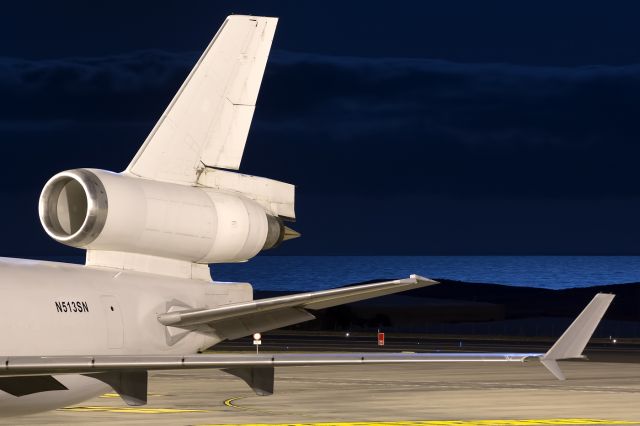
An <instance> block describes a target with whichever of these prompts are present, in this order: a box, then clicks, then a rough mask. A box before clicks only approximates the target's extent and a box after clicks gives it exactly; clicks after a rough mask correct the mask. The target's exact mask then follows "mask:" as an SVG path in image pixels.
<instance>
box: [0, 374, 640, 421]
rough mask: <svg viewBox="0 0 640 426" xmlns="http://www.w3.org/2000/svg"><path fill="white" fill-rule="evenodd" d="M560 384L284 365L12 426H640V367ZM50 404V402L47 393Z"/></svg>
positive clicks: (165, 381)
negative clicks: (259, 389) (251, 382)
mask: <svg viewBox="0 0 640 426" xmlns="http://www.w3.org/2000/svg"><path fill="white" fill-rule="evenodd" d="M562 368H563V370H564V371H565V373H566V375H567V377H568V378H569V379H568V380H567V381H565V382H560V381H557V380H555V379H554V378H553V377H552V376H551V374H549V373H548V372H547V371H546V370H545V369H544V367H542V366H541V365H540V363H539V362H537V361H532V362H528V363H524V364H521V363H514V364H489V363H486V364H430V365H424V364H423V365H397V366H358V367H353V366H332V367H329V366H326V367H324V366H323V367H319V366H315V367H285V368H280V369H277V370H276V389H275V394H274V395H272V396H267V397H259V396H256V395H255V394H253V392H252V391H251V390H250V389H249V388H248V387H247V386H246V385H245V383H244V382H242V381H241V380H239V379H237V378H235V377H233V376H230V375H228V374H226V373H224V372H222V371H218V370H211V371H202V370H200V371H196V370H193V371H175V372H173V371H171V372H159V373H152V374H151V377H150V382H149V404H148V405H147V406H145V407H127V406H126V405H125V404H124V403H123V402H122V401H121V400H120V398H119V397H118V396H117V395H115V394H106V395H103V396H101V397H99V398H95V399H93V400H90V401H87V402H86V403H84V404H82V405H79V406H73V407H68V408H64V409H60V410H57V411H52V412H48V413H43V414H37V415H32V416H26V417H16V418H10V419H4V423H1V422H0V423H1V424H10V425H35V424H47V425H81V424H82V425H84V424H97V425H99V424H104V425H106V424H109V425H114V424H115V425H137V424H153V425H218V424H265V423H267V424H287V425H294V424H304V425H311V424H323V423H324V424H331V425H337V424H345V425H346V424H349V425H353V424H358V422H360V424H371V423H376V422H384V423H382V424H385V425H388V426H391V425H432V426H433V425H458V426H460V425H509V426H518V425H527V426H531V425H576V424H580V425H600V424H612V425H613V424H626V425H640V364H631V363H627V364H619V363H602V362H563V363H562ZM43 397H44V395H43Z"/></svg>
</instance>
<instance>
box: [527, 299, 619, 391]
mask: <svg viewBox="0 0 640 426" xmlns="http://www.w3.org/2000/svg"><path fill="white" fill-rule="evenodd" d="M614 297H615V295H613V294H607V293H598V294H596V295H595V296H594V298H593V299H592V300H591V302H589V304H588V305H587V307H586V308H584V310H583V311H582V312H581V313H580V315H578V318H576V319H575V320H574V321H573V323H571V325H570V326H569V328H567V330H566V331H565V332H564V333H563V334H562V336H560V338H559V339H558V340H557V341H556V343H555V344H554V345H553V346H552V347H551V349H549V350H548V351H547V353H546V354H544V355H543V356H542V357H541V358H540V361H541V362H542V365H544V366H545V367H546V368H547V369H548V370H549V371H550V372H551V374H553V375H554V376H555V377H556V378H557V379H558V380H564V379H565V377H564V375H563V374H562V371H560V367H559V366H558V363H557V362H556V361H557V360H560V359H571V358H582V357H583V355H582V351H584V348H585V346H586V345H587V343H588V342H589V339H591V336H592V335H593V332H594V331H595V329H596V327H597V326H598V324H600V320H601V319H602V316H603V315H604V313H605V312H606V311H607V308H608V307H609V305H610V304H611V301H612V300H613V298H614Z"/></svg>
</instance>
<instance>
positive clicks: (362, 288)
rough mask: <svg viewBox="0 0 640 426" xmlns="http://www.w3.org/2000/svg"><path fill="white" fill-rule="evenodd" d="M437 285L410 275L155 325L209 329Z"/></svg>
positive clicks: (184, 314)
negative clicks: (231, 321)
mask: <svg viewBox="0 0 640 426" xmlns="http://www.w3.org/2000/svg"><path fill="white" fill-rule="evenodd" d="M437 283H438V282H437V281H433V280H430V279H427V278H424V277H421V276H419V275H411V276H410V277H409V278H404V279H400V280H393V281H383V282H379V283H373V284H362V285H356V286H350V287H341V288H335V289H331V290H322V291H316V292H310V293H298V294H291V295H287V296H279V297H271V298H268V299H260V300H252V301H249V302H241V303H232V304H229V305H223V306H220V307H216V308H211V309H188V310H182V311H174V312H167V313H165V314H161V315H159V316H158V321H160V322H161V323H162V324H164V325H167V326H172V327H190V326H194V325H199V324H210V325H211V323H215V322H217V321H223V320H228V319H233V318H242V317H245V316H250V315H255V314H257V313H265V312H274V311H279V310H282V309H290V308H299V309H304V310H307V309H310V310H315V309H324V308H329V307H331V306H337V305H342V304H345V303H351V302H357V301H359V300H365V299H370V298H373V297H378V296H384V295H386V294H393V293H398V292H401V291H406V290H411V289H413V288H420V287H425V286H429V285H433V284H437Z"/></svg>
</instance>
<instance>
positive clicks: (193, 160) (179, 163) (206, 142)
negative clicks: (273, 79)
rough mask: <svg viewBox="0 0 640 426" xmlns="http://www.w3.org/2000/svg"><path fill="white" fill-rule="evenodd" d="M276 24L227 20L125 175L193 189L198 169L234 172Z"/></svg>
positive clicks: (236, 17)
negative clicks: (190, 186)
mask: <svg viewBox="0 0 640 426" xmlns="http://www.w3.org/2000/svg"><path fill="white" fill-rule="evenodd" d="M277 22H278V19H277V18H266V17H257V16H240V15H232V16H229V17H228V18H227V19H226V20H225V22H224V24H223V25H222V27H221V28H220V30H218V33H217V34H216V35H215V37H214V38H213V40H212V41H211V43H210V44H209V46H208V47H207V49H206V50H205V52H204V54H203V55H202V57H201V58H200V60H199V61H198V62H197V63H196V65H195V67H194V68H193V70H192V71H191V73H190V74H189V76H188V77H187V79H186V80H185V82H184V83H183V84H182V87H180V90H179V91H178V93H177V94H176V95H175V97H174V98H173V100H172V101H171V103H170V104H169V106H168V107H167V109H166V111H165V112H164V113H163V114H162V117H161V118H160V120H159V121H158V122H157V123H156V125H155V127H154V128H153V130H152V131H151V133H150V134H149V136H148V137H147V139H146V140H145V142H144V144H143V145H142V147H141V148H140V150H139V151H138V153H137V154H136V156H135V157H134V159H133V160H132V161H131V163H130V164H129V166H128V167H127V169H126V172H127V173H130V174H133V175H135V176H139V177H143V178H147V179H151V180H156V181H165V182H175V183H186V184H194V183H195V182H196V181H197V179H198V175H199V173H200V172H201V171H202V169H203V168H204V167H211V168H214V167H215V168H222V169H231V170H237V169H238V168H239V166H240V160H241V159H242V154H243V151H244V146H245V142H246V140H247V136H248V133H249V127H250V125H251V119H252V118H253V111H254V109H255V105H256V99H257V97H258V91H259V89H260V83H261V82H262V76H263V74H264V70H265V66H266V63H267V58H268V56H269V51H270V49H271V42H272V41H273V36H274V33H275V29H276V24H277Z"/></svg>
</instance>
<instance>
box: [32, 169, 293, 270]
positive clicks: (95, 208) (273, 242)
mask: <svg viewBox="0 0 640 426" xmlns="http://www.w3.org/2000/svg"><path fill="white" fill-rule="evenodd" d="M39 213H40V221H41V222H42V226H43V227H44V229H45V231H46V232H47V233H48V234H49V235H50V236H51V237H52V238H53V239H55V240H56V241H59V242H61V243H64V244H67V245H70V246H73V247H79V248H83V249H91V250H108V251H118V252H130V253H139V254H146V255H152V256H158V257H165V258H170V259H178V260H184V261H190V262H194V263H224V262H239V261H244V260H247V259H250V258H252V257H253V256H255V255H256V254H258V252H260V251H261V250H264V249H269V248H272V247H275V246H277V245H278V244H279V243H280V242H281V241H282V240H283V239H284V238H285V227H284V226H283V224H282V221H281V220H280V219H279V218H277V217H274V216H272V215H269V214H268V213H267V212H266V211H265V209H264V208H263V207H262V206H260V205H259V204H258V203H257V202H255V201H253V200H251V199H249V198H246V197H244V196H242V195H240V194H237V193H232V192H225V191H221V190H218V189H213V188H206V187H197V186H186V185H180V184H174V183H167V182H157V181H152V180H146V179H141V178H137V177H133V176H130V175H126V174H119V173H112V172H108V171H104V170H96V169H75V170H68V171H65V172H61V173H58V174H57V175H55V176H53V177H52V178H51V179H50V180H49V181H48V182H47V183H46V185H45V186H44V188H43V190H42V194H41V196H40V204H39Z"/></svg>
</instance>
